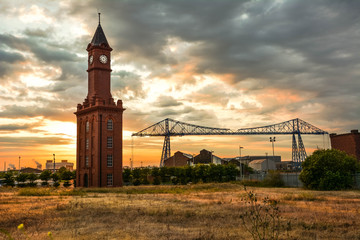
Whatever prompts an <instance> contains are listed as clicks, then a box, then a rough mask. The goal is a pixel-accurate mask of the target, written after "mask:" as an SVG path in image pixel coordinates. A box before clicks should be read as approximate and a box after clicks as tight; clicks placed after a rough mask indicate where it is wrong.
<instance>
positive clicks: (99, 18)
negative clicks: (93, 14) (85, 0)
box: [98, 12, 101, 24]
mask: <svg viewBox="0 0 360 240" xmlns="http://www.w3.org/2000/svg"><path fill="white" fill-rule="evenodd" d="M98 14H99V24H100V14H101V13H99V12H98Z"/></svg>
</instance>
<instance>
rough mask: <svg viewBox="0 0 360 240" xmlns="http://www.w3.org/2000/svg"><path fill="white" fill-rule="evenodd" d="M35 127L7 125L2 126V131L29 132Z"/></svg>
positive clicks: (0, 126)
mask: <svg viewBox="0 0 360 240" xmlns="http://www.w3.org/2000/svg"><path fill="white" fill-rule="evenodd" d="M33 127H34V125H32V124H23V125H21V124H7V125H0V131H18V130H29V129H31V128H33Z"/></svg>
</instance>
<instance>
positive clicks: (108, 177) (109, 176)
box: [106, 173, 113, 186]
mask: <svg viewBox="0 0 360 240" xmlns="http://www.w3.org/2000/svg"><path fill="white" fill-rule="evenodd" d="M106 185H108V186H112V185H113V175H112V174H111V173H109V174H106Z"/></svg>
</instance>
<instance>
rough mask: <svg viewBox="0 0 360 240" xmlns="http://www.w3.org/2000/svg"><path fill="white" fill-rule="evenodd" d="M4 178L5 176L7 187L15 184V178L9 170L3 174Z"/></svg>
mask: <svg viewBox="0 0 360 240" xmlns="http://www.w3.org/2000/svg"><path fill="white" fill-rule="evenodd" d="M4 178H5V181H4V183H5V186H8V187H13V186H15V179H14V175H13V173H12V172H11V171H10V172H6V173H5V174H4Z"/></svg>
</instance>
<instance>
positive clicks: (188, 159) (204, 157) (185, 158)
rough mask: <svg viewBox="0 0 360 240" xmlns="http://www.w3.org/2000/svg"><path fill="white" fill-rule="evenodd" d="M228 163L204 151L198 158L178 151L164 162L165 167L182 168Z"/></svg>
mask: <svg viewBox="0 0 360 240" xmlns="http://www.w3.org/2000/svg"><path fill="white" fill-rule="evenodd" d="M226 162H227V161H225V160H224V159H223V158H220V157H218V156H215V155H214V154H213V152H211V151H208V150H205V149H203V150H201V151H200V154H198V155H196V156H193V155H191V154H188V153H183V152H180V151H177V152H176V153H175V154H174V155H173V156H171V157H169V158H168V159H166V160H165V161H164V166H166V167H181V166H186V165H190V166H192V165H194V164H210V163H213V164H225V163H226Z"/></svg>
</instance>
